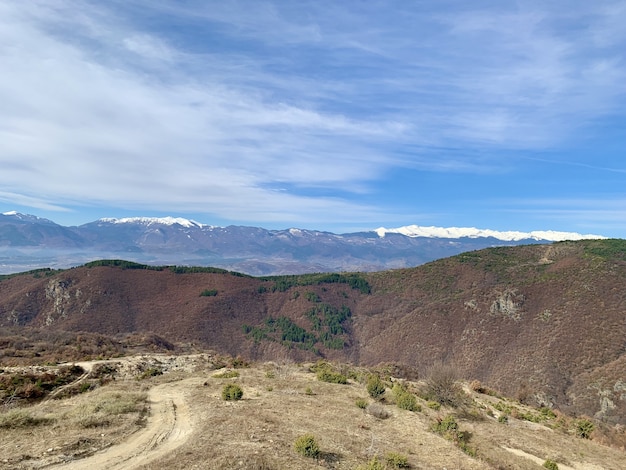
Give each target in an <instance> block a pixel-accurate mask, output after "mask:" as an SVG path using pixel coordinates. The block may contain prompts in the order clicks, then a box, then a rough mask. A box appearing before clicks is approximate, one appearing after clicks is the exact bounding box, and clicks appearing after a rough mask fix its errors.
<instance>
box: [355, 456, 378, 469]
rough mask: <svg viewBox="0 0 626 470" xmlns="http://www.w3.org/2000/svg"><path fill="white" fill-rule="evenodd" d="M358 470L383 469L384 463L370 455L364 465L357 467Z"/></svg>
mask: <svg viewBox="0 0 626 470" xmlns="http://www.w3.org/2000/svg"><path fill="white" fill-rule="evenodd" d="M358 470H385V464H384V463H383V462H381V461H380V460H379V459H378V457H372V458H371V459H370V460H369V461H368V462H367V463H366V464H365V465H361V466H360V467H358Z"/></svg>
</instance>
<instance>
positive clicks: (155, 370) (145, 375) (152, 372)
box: [139, 367, 163, 380]
mask: <svg viewBox="0 0 626 470" xmlns="http://www.w3.org/2000/svg"><path fill="white" fill-rule="evenodd" d="M157 375H163V369H161V368H160V367H149V368H147V369H146V370H144V371H143V372H142V373H141V375H140V376H139V379H140V380H143V379H149V378H150V377H156V376H157Z"/></svg>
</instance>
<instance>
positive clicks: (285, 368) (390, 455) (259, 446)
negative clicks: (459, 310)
mask: <svg viewBox="0 0 626 470" xmlns="http://www.w3.org/2000/svg"><path fill="white" fill-rule="evenodd" d="M65 367H67V366H65ZM72 369H77V370H78V372H79V373H81V374H82V375H80V376H79V377H78V378H76V379H75V380H74V381H72V382H69V383H67V384H66V385H64V386H62V387H60V389H58V391H59V392H61V393H56V392H54V393H56V396H55V397H54V399H44V400H42V401H40V402H39V403H37V404H34V405H32V406H28V407H22V408H10V409H3V410H0V443H1V444H0V448H1V449H2V456H1V457H0V469H3V470H4V469H6V470H9V469H10V470H33V469H39V468H51V469H64V470H72V469H84V468H89V469H92V470H140V469H146V470H147V469H152V470H158V469H181V470H182V469H189V468H206V469H219V470H223V469H251V470H274V469H285V468H288V469H299V470H306V469H319V468H329V469H337V470H383V469H384V470H392V469H397V468H413V469H421V470H435V469H439V470H440V469H442V468H448V469H453V468H454V469H467V470H469V469H472V470H498V469H509V470H534V469H538V468H553V469H554V468H558V469H559V470H601V469H602V470H621V469H623V468H624V467H623V462H624V450H623V448H622V449H621V450H620V449H619V448H616V446H619V445H624V436H623V433H622V434H621V435H619V434H617V433H615V432H613V433H610V432H609V433H607V432H606V430H603V429H601V428H600V427H598V426H596V427H595V429H592V428H591V427H590V423H589V421H587V420H576V419H572V418H570V417H567V416H565V415H563V414H561V413H559V412H558V411H557V412H553V411H551V410H549V409H547V408H543V409H536V408H532V407H529V406H526V405H523V404H520V403H518V402H516V401H514V400H509V399H506V398H504V397H500V396H495V395H493V394H490V393H485V392H489V391H488V390H482V389H480V388H479V387H476V386H475V385H474V384H469V385H470V386H468V384H467V383H456V384H455V386H454V390H455V397H456V403H455V404H446V405H440V404H439V402H438V401H437V400H436V398H437V395H435V396H434V397H432V398H429V397H426V396H424V393H425V391H427V390H428V381H426V382H424V381H399V380H398V379H395V378H393V377H391V376H390V375H389V369H388V368H385V367H380V368H373V369H364V368H360V367H353V366H349V365H345V364H344V365H341V364H329V363H320V362H317V363H304V364H296V363H293V362H291V361H288V360H286V361H280V362H267V363H254V364H245V363H242V362H241V361H237V360H234V359H233V358H228V357H224V356H221V355H217V354H214V353H208V352H205V353H202V354H193V355H176V356H171V355H153V354H142V355H139V356H129V357H124V358H116V359H112V360H109V361H92V362H79V363H77V364H74V365H73V366H72ZM59 370H63V366H61V368H59V367H52V366H48V367H42V368H39V370H38V372H37V373H38V374H40V376H42V377H43V376H52V377H54V376H55V374H56V373H58V371H59ZM83 372H84V373H83ZM32 373H33V372H32V371H31V374H32ZM3 374H5V375H7V374H13V377H17V376H18V374H19V369H10V370H6V371H4V372H3ZM326 376H333V377H334V376H340V377H344V378H345V379H346V380H345V383H333V382H328V381H325V380H320V379H323V378H324V377H326ZM372 377H379V380H378V382H377V383H378V384H380V385H381V387H379V388H377V392H376V393H377V395H376V397H375V398H373V397H372V396H371V393H370V390H372V388H371V387H370V386H369V385H368V384H369V383H370V382H371V381H372ZM429 380H430V379H429ZM237 387H238V388H237ZM461 387H462V388H461ZM225 390H239V391H240V392H241V394H239V393H237V394H236V395H228V394H225V393H224V392H225ZM450 390H451V389H450ZM379 393H380V394H379ZM225 397H226V398H230V399H229V400H226V399H225ZM303 438H304V439H303ZM620 438H621V439H622V442H621V444H620V443H619V442H620V441H619V439H620ZM299 442H303V443H304V445H300V446H298V445H297V444H298V443H299ZM299 450H301V451H302V452H299ZM303 454H305V455H303ZM544 463H551V464H552V466H550V467H542V465H543V464H544ZM554 465H557V466H558V467H555V466H554Z"/></svg>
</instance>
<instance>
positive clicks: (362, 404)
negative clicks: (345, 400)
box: [354, 398, 367, 410]
mask: <svg viewBox="0 0 626 470" xmlns="http://www.w3.org/2000/svg"><path fill="white" fill-rule="evenodd" d="M354 403H355V405H356V406H358V407H359V408H361V409H362V410H364V409H365V408H367V400H366V399H365V398H357V399H356V401H355V402H354Z"/></svg>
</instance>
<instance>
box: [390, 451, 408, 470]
mask: <svg viewBox="0 0 626 470" xmlns="http://www.w3.org/2000/svg"><path fill="white" fill-rule="evenodd" d="M385 461H386V462H387V465H388V466H389V467H391V468H409V467H410V465H409V459H408V458H407V456H406V455H403V454H399V453H398V452H387V453H386V454H385Z"/></svg>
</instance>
